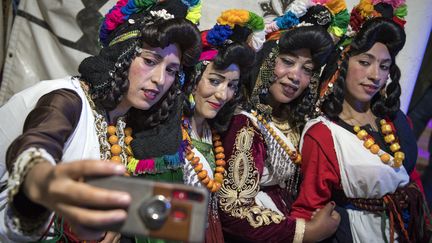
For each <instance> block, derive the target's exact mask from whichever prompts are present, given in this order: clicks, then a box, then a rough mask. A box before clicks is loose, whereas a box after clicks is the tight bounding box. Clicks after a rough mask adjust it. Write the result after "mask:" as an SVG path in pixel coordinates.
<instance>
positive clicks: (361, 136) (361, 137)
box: [357, 129, 368, 140]
mask: <svg viewBox="0 0 432 243" xmlns="http://www.w3.org/2000/svg"><path fill="white" fill-rule="evenodd" d="M367 135H368V133H367V132H366V130H364V129H362V130H360V131H359V132H358V133H357V137H358V138H359V139H360V140H363V139H364V138H365V137H366V136H367Z"/></svg>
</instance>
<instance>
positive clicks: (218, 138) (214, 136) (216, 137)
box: [212, 134, 221, 142]
mask: <svg viewBox="0 0 432 243" xmlns="http://www.w3.org/2000/svg"><path fill="white" fill-rule="evenodd" d="M220 138H221V137H220V136H219V135H218V134H215V135H213V138H212V140H213V142H215V141H217V140H220Z"/></svg>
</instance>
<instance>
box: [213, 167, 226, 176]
mask: <svg viewBox="0 0 432 243" xmlns="http://www.w3.org/2000/svg"><path fill="white" fill-rule="evenodd" d="M215 172H216V173H221V174H223V173H224V172H225V168H224V167H222V166H217V167H216V169H215Z"/></svg>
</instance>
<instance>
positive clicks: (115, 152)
mask: <svg viewBox="0 0 432 243" xmlns="http://www.w3.org/2000/svg"><path fill="white" fill-rule="evenodd" d="M121 150H122V149H121V147H120V145H118V144H114V145H113V146H111V154H113V155H119V154H120V153H121Z"/></svg>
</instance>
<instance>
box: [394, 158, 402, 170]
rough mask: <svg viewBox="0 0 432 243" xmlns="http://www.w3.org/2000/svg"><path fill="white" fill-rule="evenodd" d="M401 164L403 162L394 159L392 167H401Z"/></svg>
mask: <svg viewBox="0 0 432 243" xmlns="http://www.w3.org/2000/svg"><path fill="white" fill-rule="evenodd" d="M402 163H403V160H398V159H395V160H394V164H393V167H395V168H399V167H401V166H402Z"/></svg>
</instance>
